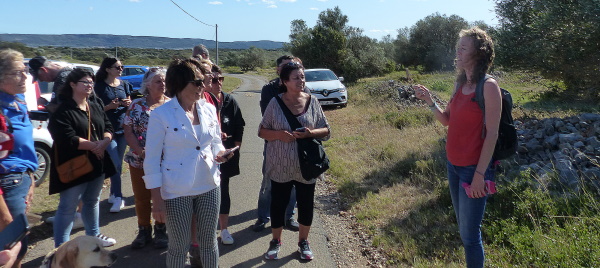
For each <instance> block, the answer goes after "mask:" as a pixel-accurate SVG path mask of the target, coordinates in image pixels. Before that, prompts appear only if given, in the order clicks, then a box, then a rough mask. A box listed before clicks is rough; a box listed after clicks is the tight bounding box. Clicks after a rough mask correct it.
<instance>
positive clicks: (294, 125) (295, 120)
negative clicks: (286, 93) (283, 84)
mask: <svg viewBox="0 0 600 268" xmlns="http://www.w3.org/2000/svg"><path fill="white" fill-rule="evenodd" d="M275 99H276V100H277V102H278V103H279V107H281V110H282V111H283V114H284V115H285V118H286V119H287V121H288V124H290V127H291V128H292V131H294V129H297V128H300V127H302V124H300V121H298V118H296V117H295V116H294V115H293V114H292V111H290V109H289V108H288V107H287V106H285V103H283V100H282V99H281V98H280V97H279V96H278V95H275Z"/></svg>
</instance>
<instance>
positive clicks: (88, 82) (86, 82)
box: [77, 80, 94, 86]
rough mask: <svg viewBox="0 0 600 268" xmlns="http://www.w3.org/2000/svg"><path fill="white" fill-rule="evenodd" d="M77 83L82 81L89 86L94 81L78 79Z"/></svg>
mask: <svg viewBox="0 0 600 268" xmlns="http://www.w3.org/2000/svg"><path fill="white" fill-rule="evenodd" d="M77 83H82V84H84V85H86V86H89V85H93V84H94V81H86V80H80V81H77Z"/></svg>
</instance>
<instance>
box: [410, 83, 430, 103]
mask: <svg viewBox="0 0 600 268" xmlns="http://www.w3.org/2000/svg"><path fill="white" fill-rule="evenodd" d="M412 89H413V90H414V91H415V97H417V99H420V100H424V101H425V102H427V104H428V105H431V104H432V103H433V101H432V100H431V92H429V89H427V88H426V87H425V86H423V85H414V86H412Z"/></svg>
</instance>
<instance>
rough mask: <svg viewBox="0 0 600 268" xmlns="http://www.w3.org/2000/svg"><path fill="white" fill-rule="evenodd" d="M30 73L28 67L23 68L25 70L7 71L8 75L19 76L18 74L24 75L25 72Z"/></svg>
mask: <svg viewBox="0 0 600 268" xmlns="http://www.w3.org/2000/svg"><path fill="white" fill-rule="evenodd" d="M28 73H29V70H28V69H23V70H16V71H14V72H10V73H7V75H14V76H17V75H24V74H25V75H26V74H28Z"/></svg>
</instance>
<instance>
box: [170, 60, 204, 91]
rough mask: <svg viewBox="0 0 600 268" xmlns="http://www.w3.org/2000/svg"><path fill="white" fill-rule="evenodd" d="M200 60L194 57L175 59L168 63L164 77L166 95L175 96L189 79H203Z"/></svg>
mask: <svg viewBox="0 0 600 268" xmlns="http://www.w3.org/2000/svg"><path fill="white" fill-rule="evenodd" d="M200 67H201V65H200V62H198V61H197V60H195V59H191V58H190V59H176V60H174V61H172V62H171V63H170V64H169V69H167V74H166V77H165V84H166V87H167V92H166V93H167V97H170V98H172V97H175V96H177V94H178V93H179V92H181V91H182V90H183V89H184V88H185V87H186V86H187V85H188V83H189V82H190V81H194V80H196V79H200V80H204V75H202V71H200Z"/></svg>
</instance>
